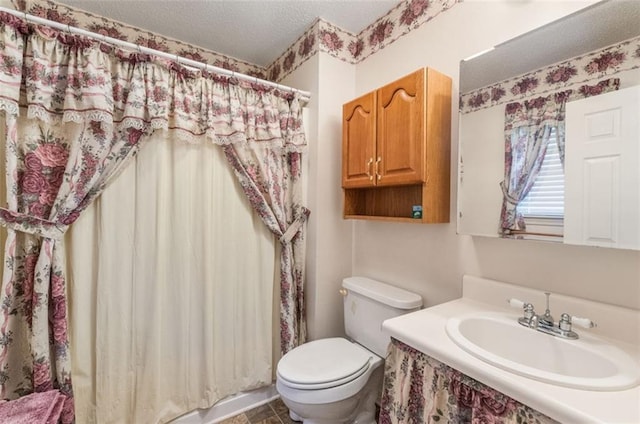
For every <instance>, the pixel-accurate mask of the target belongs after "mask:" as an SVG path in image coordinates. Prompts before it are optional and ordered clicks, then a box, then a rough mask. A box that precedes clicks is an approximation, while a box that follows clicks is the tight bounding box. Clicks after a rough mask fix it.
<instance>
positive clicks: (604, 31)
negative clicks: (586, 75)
mask: <svg viewBox="0 0 640 424" xmlns="http://www.w3.org/2000/svg"><path fill="white" fill-rule="evenodd" d="M639 35H640V0H608V1H602V2H599V3H596V4H595V5H593V6H591V7H588V8H585V9H583V10H579V11H578V12H576V13H573V14H571V15H569V16H566V17H564V18H562V19H559V20H557V21H555V22H552V23H550V24H548V25H545V26H543V27H540V28H538V29H536V30H534V31H531V32H529V33H526V34H524V35H521V36H519V37H516V38H514V39H513V40H509V41H507V42H505V43H502V44H500V45H497V46H496V48H495V49H494V50H492V51H489V52H487V53H485V54H483V55H481V56H479V57H476V58H473V59H471V60H468V61H463V62H462V63H461V64H460V91H461V92H463V93H466V92H468V91H471V90H475V89H477V88H480V87H485V86H487V85H490V84H493V83H496V82H498V81H502V80H505V79H508V78H512V77H514V76H516V75H521V74H523V73H525V72H529V71H530V70H532V69H538V68H541V67H544V66H547V65H551V64H553V63H557V62H560V61H563V60H566V59H568V58H570V57H574V56H578V55H581V54H584V53H587V52H590V51H593V50H597V49H600V48H603V47H606V46H609V45H612V44H615V43H619V42H621V41H624V40H627V39H629V38H634V37H638V36H639ZM549 46H553V48H549ZM522 52H526V54H522Z"/></svg>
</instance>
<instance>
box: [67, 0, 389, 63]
mask: <svg viewBox="0 0 640 424" xmlns="http://www.w3.org/2000/svg"><path fill="white" fill-rule="evenodd" d="M58 2H59V3H63V4H67V5H69V6H72V7H76V8H79V9H83V10H86V11H88V12H91V13H94V14H96V15H100V16H104V17H107V18H111V19H115V20H118V21H120V22H124V23H126V24H129V25H133V26H135V27H138V28H142V29H146V30H149V31H153V32H156V33H159V34H161V35H164V36H167V37H171V38H175V39H177V40H180V41H183V42H186V43H189V44H193V45H196V46H200V47H203V48H205V49H209V50H212V51H215V52H217V53H221V54H224V55H225V56H230V57H234V58H236V59H241V60H244V61H246V62H249V63H253V64H256V65H260V66H268V65H269V64H271V62H273V60H274V59H276V58H277V57H278V56H279V55H280V54H281V53H282V52H284V51H285V50H286V49H287V48H288V47H289V46H290V45H291V44H293V42H294V41H296V39H297V38H298V37H299V36H300V35H302V34H303V33H304V31H306V30H307V29H308V28H309V27H310V26H311V24H312V23H313V22H314V21H315V19H316V18H318V17H321V18H323V19H325V20H327V21H329V22H331V23H332V24H334V25H337V26H338V27H340V28H342V29H345V30H347V31H349V32H352V33H354V34H357V33H359V32H360V31H361V30H363V29H364V28H366V27H367V26H368V25H369V24H371V23H373V22H374V21H375V20H376V19H378V18H379V17H381V16H383V15H385V14H386V13H387V12H388V11H389V10H390V9H391V8H393V7H394V6H395V5H396V4H398V3H400V1H399V0H250V1H247V0H186V1H185V0H173V1H171V0H169V1H167V0H137V1H132V0H110V1H104V0H58Z"/></svg>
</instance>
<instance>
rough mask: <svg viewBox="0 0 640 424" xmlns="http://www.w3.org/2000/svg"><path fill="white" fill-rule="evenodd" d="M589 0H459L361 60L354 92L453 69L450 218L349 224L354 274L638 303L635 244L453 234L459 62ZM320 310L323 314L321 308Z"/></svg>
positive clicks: (447, 287) (455, 292) (438, 289)
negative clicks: (427, 70)
mask: <svg viewBox="0 0 640 424" xmlns="http://www.w3.org/2000/svg"><path fill="white" fill-rule="evenodd" d="M590 3H592V2H591V1H577V0H576V1H553V2H547V1H538V2H533V1H527V2H515V1H511V2H496V1H469V0H467V1H465V2H463V3H460V4H458V5H456V6H454V7H453V8H452V9H451V10H449V11H447V12H444V13H442V14H441V15H439V16H437V17H436V18H435V19H433V20H432V21H430V22H428V23H426V24H424V25H423V26H422V27H420V28H419V29H417V30H415V31H413V32H411V33H409V34H408V35H406V36H404V37H402V38H401V39H399V40H398V41H396V42H395V43H393V44H391V45H390V46H387V47H386V48H385V49H383V50H381V51H380V52H378V53H376V54H375V55H373V56H371V57H370V58H368V59H367V60H365V61H364V62H362V63H360V64H358V65H357V67H356V68H357V69H356V93H355V94H356V95H360V94H362V93H365V92H367V91H370V90H373V89H375V88H377V87H379V86H381V85H384V84H386V83H388V82H391V81H393V80H395V79H397V78H399V77H401V76H403V75H405V74H407V73H409V72H411V71H413V70H415V69H417V68H420V67H423V66H430V67H433V68H435V69H437V70H439V71H441V72H444V73H445V74H448V75H449V76H451V77H452V79H453V81H454V87H453V112H454V113H453V114H452V115H453V119H452V123H451V126H452V156H451V159H452V172H451V178H452V193H451V194H452V198H451V206H452V213H451V223H450V224H437V225H424V224H422V225H419V224H398V223H385V222H367V221H358V222H355V223H354V230H355V232H354V238H353V256H354V262H353V273H354V274H360V275H366V276H370V277H373V278H378V279H381V280H384V281H388V282H393V283H395V284H397V285H399V286H401V287H404V288H407V289H410V290H414V291H416V292H417V293H419V294H421V295H422V296H423V298H424V299H425V304H426V305H427V306H430V305H434V304H437V303H441V302H444V301H448V300H451V299H454V298H456V297H459V296H460V295H461V281H462V275H463V274H464V273H471V274H475V275H480V276H483V277H487V278H494V279H498V280H503V281H508V282H512V283H516V284H522V285H526V286H529V287H532V288H536V289H546V290H551V291H553V292H557V293H563V294H568V295H574V296H580V297H584V298H588V299H593V300H598V301H602V302H607V303H612V304H617V305H622V306H627V307H632V308H640V252H632V251H619V250H605V249H598V248H589V247H581V246H565V245H560V244H552V243H545V242H534V241H521V240H516V241H514V240H503V239H493V238H484V237H471V236H461V235H456V229H455V222H456V219H455V214H456V213H457V209H456V207H455V205H456V191H457V187H456V183H455V182H456V175H457V160H456V158H457V154H458V152H457V145H458V114H457V108H458V103H457V100H458V83H457V81H458V77H459V72H458V71H459V69H458V66H459V62H460V60H462V59H463V58H465V57H468V56H470V55H472V54H474V53H476V52H479V51H481V50H485V49H487V48H488V47H491V46H493V45H495V44H498V43H500V42H503V41H506V40H508V39H510V38H513V37H514V36H517V35H519V34H521V33H523V32H527V31H529V30H531V29H533V28H535V27H538V26H540V25H543V24H545V23H548V22H550V21H552V20H555V19H557V18H559V17H561V16H564V15H566V14H569V13H572V12H573V11H575V10H577V9H580V8H582V7H584V6H586V5H588V4H590ZM317 319H321V318H320V317H317Z"/></svg>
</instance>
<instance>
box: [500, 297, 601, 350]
mask: <svg viewBox="0 0 640 424" xmlns="http://www.w3.org/2000/svg"><path fill="white" fill-rule="evenodd" d="M545 295H546V296H547V307H546V309H545V311H544V314H542V315H537V314H536V312H535V310H534V307H533V305H532V304H531V303H527V302H523V301H521V300H518V299H509V300H508V301H507V302H508V303H509V304H510V305H511V306H513V307H516V308H522V310H523V316H522V317H520V318H518V323H520V325H523V326H525V327H528V328H531V329H534V330H538V331H541V332H543V333H546V334H551V335H552V336H557V337H561V338H564V339H573V340H575V339H577V338H578V337H579V336H578V334H577V333H576V332H575V331H573V330H572V329H571V327H572V324H576V325H579V326H581V327H584V328H593V327H596V323H595V322H593V321H591V320H590V319H589V318H579V317H572V316H571V315H569V314H567V313H564V314H562V315H560V321H558V324H557V325H556V324H555V322H554V320H553V316H552V315H551V310H550V309H549V297H550V296H551V293H549V292H545Z"/></svg>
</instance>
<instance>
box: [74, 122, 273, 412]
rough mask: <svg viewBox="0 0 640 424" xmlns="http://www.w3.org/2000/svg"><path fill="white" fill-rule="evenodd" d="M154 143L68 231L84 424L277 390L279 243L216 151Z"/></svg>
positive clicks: (78, 385)
mask: <svg viewBox="0 0 640 424" xmlns="http://www.w3.org/2000/svg"><path fill="white" fill-rule="evenodd" d="M163 138H164V134H159V135H157V136H152V138H151V140H150V142H149V143H148V144H147V145H146V146H145V148H144V149H142V150H141V152H140V154H139V155H138V157H137V158H136V159H135V162H134V163H133V164H132V165H130V166H129V167H128V168H127V169H126V170H125V171H124V172H123V174H122V175H120V177H119V178H118V179H117V180H116V181H115V182H114V183H113V184H112V185H110V186H109V187H108V188H107V190H105V192H104V193H103V194H102V196H101V197H100V198H99V199H98V200H97V201H96V202H94V203H93V204H92V205H91V206H90V207H89V208H88V209H87V210H86V211H85V212H84V213H83V215H82V217H80V219H78V221H76V223H75V224H74V225H73V227H72V229H71V230H70V231H69V232H68V233H67V234H68V237H67V240H66V241H67V243H66V246H67V253H68V258H69V259H68V264H69V266H68V269H69V273H68V274H69V282H70V290H69V293H70V298H71V299H73V302H72V304H71V305H70V306H71V307H70V317H71V340H72V344H71V346H72V357H73V359H74V361H73V372H72V375H73V377H74V380H73V382H74V393H75V401H76V421H77V422H79V423H158V422H166V421H167V420H168V419H171V418H174V417H176V416H177V415H180V414H182V413H185V412H187V411H190V410H193V409H196V408H206V407H209V406H211V405H212V404H213V403H214V402H215V401H217V400H219V399H221V398H223V397H225V396H227V395H230V394H233V393H236V392H239V391H241V390H247V389H251V388H254V387H261V386H264V385H267V384H270V383H271V373H272V337H271V334H272V322H273V320H272V312H273V311H272V309H273V308H272V296H273V284H274V276H275V274H274V263H275V259H276V257H275V243H274V238H273V235H272V234H271V232H270V231H269V230H268V229H267V227H266V226H265V225H264V224H263V223H262V222H260V220H259V218H258V217H257V216H256V214H255V213H253V211H252V210H251V206H250V205H249V203H248V201H247V200H246V198H245V196H244V194H243V193H242V191H241V190H240V188H239V185H238V184H237V182H236V181H234V176H233V174H232V172H231V171H230V169H229V167H228V165H227V164H226V163H225V159H224V156H223V153H222V151H221V149H220V148H219V147H218V146H213V145H203V146H194V145H189V144H186V143H181V142H175V141H172V140H166V139H163Z"/></svg>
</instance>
